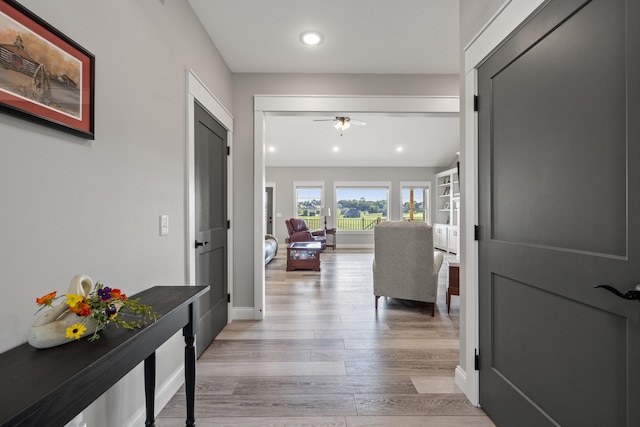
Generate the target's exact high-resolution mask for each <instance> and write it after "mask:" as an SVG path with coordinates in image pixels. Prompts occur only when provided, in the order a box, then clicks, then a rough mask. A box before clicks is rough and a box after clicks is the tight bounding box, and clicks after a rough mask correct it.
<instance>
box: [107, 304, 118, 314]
mask: <svg viewBox="0 0 640 427" xmlns="http://www.w3.org/2000/svg"><path fill="white" fill-rule="evenodd" d="M117 312H118V309H117V308H116V306H115V305H113V304H112V305H110V306H108V307H107V308H105V309H104V314H106V315H107V317H109V316H113V315H114V314H116V313H117Z"/></svg>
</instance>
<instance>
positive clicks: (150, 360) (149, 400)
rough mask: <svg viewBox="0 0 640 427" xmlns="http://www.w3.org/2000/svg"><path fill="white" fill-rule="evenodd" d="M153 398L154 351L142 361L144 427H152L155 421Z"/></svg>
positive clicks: (154, 383)
mask: <svg viewBox="0 0 640 427" xmlns="http://www.w3.org/2000/svg"><path fill="white" fill-rule="evenodd" d="M155 398H156V352H155V351H154V352H153V353H151V354H150V355H149V357H147V358H146V359H144V399H145V403H146V407H147V419H146V421H145V422H144V425H145V426H146V427H154V426H155V425H156V419H155V414H154V411H155V408H154V404H155Z"/></svg>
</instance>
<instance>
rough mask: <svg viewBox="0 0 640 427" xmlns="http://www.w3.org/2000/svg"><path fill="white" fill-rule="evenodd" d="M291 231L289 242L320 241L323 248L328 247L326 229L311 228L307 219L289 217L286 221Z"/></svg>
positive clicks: (288, 229) (289, 231) (288, 230)
mask: <svg viewBox="0 0 640 427" xmlns="http://www.w3.org/2000/svg"><path fill="white" fill-rule="evenodd" d="M284 223H285V225H286V226H287V232H288V233H289V242H291V243H294V242H320V243H322V250H324V249H325V248H326V247H327V233H326V230H325V229H320V230H309V226H308V225H307V221H305V220H304V219H299V218H289V219H287V220H286V221H285V222H284Z"/></svg>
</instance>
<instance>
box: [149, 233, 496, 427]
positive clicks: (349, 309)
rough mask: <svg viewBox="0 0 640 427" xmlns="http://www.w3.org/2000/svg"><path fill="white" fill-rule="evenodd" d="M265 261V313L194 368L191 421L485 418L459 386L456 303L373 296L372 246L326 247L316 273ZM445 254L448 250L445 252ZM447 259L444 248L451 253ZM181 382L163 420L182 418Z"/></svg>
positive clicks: (447, 421) (224, 335) (440, 424)
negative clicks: (193, 415)
mask: <svg viewBox="0 0 640 427" xmlns="http://www.w3.org/2000/svg"><path fill="white" fill-rule="evenodd" d="M285 255H286V249H285V248H284V247H283V246H282V245H281V247H280V251H279V253H278V256H277V257H276V258H275V259H274V260H273V261H272V262H271V263H270V264H269V265H267V267H266V313H265V319H264V320H263V321H234V322H232V323H231V324H229V325H227V326H226V327H225V329H224V330H223V331H222V332H221V333H220V335H219V336H218V337H217V338H216V340H215V341H214V342H213V343H212V345H211V346H210V347H209V348H208V349H207V350H206V351H205V353H204V354H203V355H202V357H201V358H200V359H199V361H198V365H197V386H196V421H197V425H199V426H205V427H211V426H283V427H284V426H302V425H304V426H348V427H355V426H365V425H366V426H403V427H412V426H415V427H417V426H420V427H430V426H433V427H436V426H437V427H454V426H465V427H469V426H472V427H489V426H493V423H492V422H491V421H490V420H489V419H488V418H487V417H486V415H485V414H484V413H483V412H482V411H481V410H480V409H478V408H475V407H473V406H472V405H471V404H470V403H469V402H468V401H467V399H466V397H465V396H464V394H462V392H461V391H460V390H459V389H458V387H457V386H456V385H455V384H454V380H453V378H454V370H455V367H456V365H457V364H458V345H459V344H458V337H459V327H458V322H459V301H458V298H457V297H454V298H453V301H452V307H451V313H450V314H447V307H446V303H445V280H446V266H447V264H446V261H445V264H444V265H443V268H442V269H441V272H440V281H439V289H438V304H437V307H436V315H435V317H434V318H432V317H431V316H430V313H431V308H430V305H429V304H426V303H417V302H409V301H400V300H393V299H386V298H381V299H380V308H379V310H378V312H377V313H376V311H375V309H374V297H373V295H372V284H371V283H372V279H371V261H372V259H373V253H372V251H355V250H346V249H344V250H338V251H335V252H333V251H330V250H328V251H326V252H324V253H323V254H322V257H321V268H322V271H321V272H320V273H317V272H310V271H292V272H286V271H285V264H286V259H285ZM449 257H450V256H449ZM446 258H447V257H445V259H446ZM184 413H185V409H184V392H183V390H180V391H179V392H178V393H177V394H176V395H175V396H174V397H173V398H172V400H171V401H170V402H169V404H168V405H167V406H166V407H165V409H164V410H163V411H162V412H161V413H160V415H159V417H158V419H157V425H158V426H160V427H168V426H179V425H184V415H183V414H184Z"/></svg>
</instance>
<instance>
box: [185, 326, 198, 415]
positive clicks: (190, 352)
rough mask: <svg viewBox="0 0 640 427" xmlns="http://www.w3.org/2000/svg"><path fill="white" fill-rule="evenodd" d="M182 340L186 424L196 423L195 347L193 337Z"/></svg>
mask: <svg viewBox="0 0 640 427" xmlns="http://www.w3.org/2000/svg"><path fill="white" fill-rule="evenodd" d="M184 342H185V344H186V346H185V348H184V388H185V393H186V395H187V424H186V425H187V426H188V427H193V426H195V425H196V416H195V392H196V349H195V347H194V346H193V342H194V337H189V336H185V337H184Z"/></svg>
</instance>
